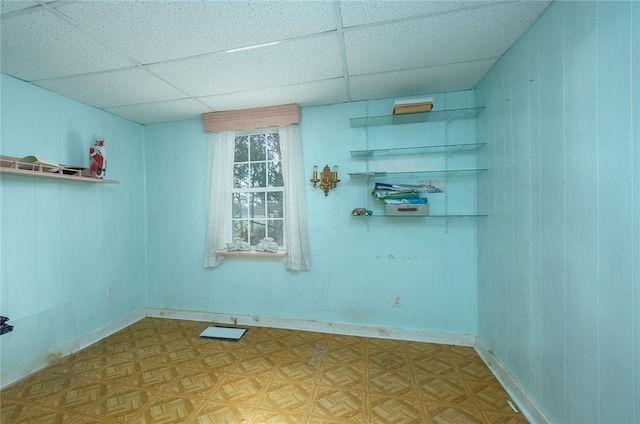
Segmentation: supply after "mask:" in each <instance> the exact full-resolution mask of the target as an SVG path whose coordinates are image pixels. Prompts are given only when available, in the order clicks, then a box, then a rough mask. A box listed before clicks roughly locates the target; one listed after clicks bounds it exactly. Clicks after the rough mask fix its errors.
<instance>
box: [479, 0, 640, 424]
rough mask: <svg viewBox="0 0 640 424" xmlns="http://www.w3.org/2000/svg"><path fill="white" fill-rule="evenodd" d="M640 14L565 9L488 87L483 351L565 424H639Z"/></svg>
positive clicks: (548, 17) (632, 7) (598, 6)
mask: <svg viewBox="0 0 640 424" xmlns="http://www.w3.org/2000/svg"><path fill="white" fill-rule="evenodd" d="M639 99H640V3H638V2H633V1H621V2H606V1H604V2H595V1H593V2H557V3H555V4H553V5H552V6H551V7H550V8H549V9H548V10H547V11H546V12H545V14H544V15H543V16H542V18H541V19H540V20H539V21H538V22H537V23H536V24H535V25H534V26H533V27H532V28H531V29H530V30H529V31H528V32H527V33H526V34H525V36H524V37H523V38H522V39H521V40H520V41H519V42H518V43H517V44H516V45H515V46H514V47H513V48H512V49H511V50H510V51H509V52H508V54H507V55H506V56H505V57H504V58H503V59H502V60H501V61H500V62H499V63H498V64H497V65H496V66H495V67H494V68H492V70H491V71H490V72H489V74H488V75H487V76H486V77H485V78H484V79H483V80H482V82H481V84H480V85H479V88H478V103H479V104H486V106H487V109H486V111H485V112H484V114H483V115H481V117H480V118H479V120H478V141H479V142H487V143H488V148H487V149H486V150H484V151H483V152H482V153H481V155H480V157H481V160H480V165H481V166H486V167H488V168H489V169H490V171H489V172H488V173H486V174H484V175H483V176H482V177H481V179H480V183H479V190H478V200H479V209H480V210H481V211H484V212H488V213H489V215H490V217H489V218H488V219H486V220H483V221H481V224H480V226H479V230H478V240H479V243H478V251H479V257H478V264H479V266H478V268H479V271H478V274H479V276H478V296H479V303H478V308H479V315H478V321H479V338H480V340H481V341H482V343H484V344H485V345H486V346H487V347H488V349H489V350H490V351H491V352H493V354H494V355H496V357H497V358H498V359H499V360H500V361H501V362H502V364H503V365H504V366H505V367H506V368H507V369H508V370H509V371H510V373H511V374H512V375H513V376H514V378H515V379H516V380H517V381H518V382H519V383H520V384H521V385H522V387H523V388H525V390H527V391H528V392H529V394H530V395H531V397H532V398H533V399H534V400H535V402H537V403H538V404H539V405H540V406H541V407H542V409H543V410H544V411H545V413H546V414H547V415H548V416H549V417H550V418H551V420H552V422H554V423H588V422H601V423H632V422H635V423H637V422H640V300H639V296H640V159H639V158H640V130H639V129H640V126H639V125H640V124H639V122H640V100H639Z"/></svg>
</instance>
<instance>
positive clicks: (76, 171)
mask: <svg viewBox="0 0 640 424" xmlns="http://www.w3.org/2000/svg"><path fill="white" fill-rule="evenodd" d="M1 159H2V160H1V161H0V174H2V175H18V176H23V177H36V178H49V179H57V180H67V181H75V182H83V183H94V184H120V182H119V181H116V180H106V179H103V178H95V177H92V176H88V175H85V174H84V173H83V169H84V168H80V167H75V166H70V165H59V166H58V167H56V169H55V170H54V169H51V167H50V166H47V165H41V164H34V163H22V162H20V160H19V159H18V158H12V157H8V156H2V158H1Z"/></svg>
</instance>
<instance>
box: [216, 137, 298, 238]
mask: <svg viewBox="0 0 640 424" xmlns="http://www.w3.org/2000/svg"><path fill="white" fill-rule="evenodd" d="M260 134H276V135H277V136H278V143H279V142H280V136H279V133H278V127H268V128H260V129H255V130H250V131H236V132H235V138H238V137H245V136H247V137H249V139H250V138H251V136H254V135H260ZM250 151H251V148H249V152H250ZM248 159H249V161H248V162H236V161H235V160H234V162H233V164H234V167H235V164H237V163H252V161H251V158H248ZM280 161H281V162H282V161H283V159H282V154H281V155H280ZM266 162H268V159H267V158H265V163H266ZM281 168H282V165H281ZM234 185H235V181H233V180H232V187H231V197H232V201H231V210H230V211H229V214H230V215H231V227H230V228H229V229H228V231H229V233H228V234H229V238H230V240H231V239H234V238H235V237H236V234H235V233H234V226H235V225H234V224H235V223H236V222H238V221H246V222H248V223H251V222H252V221H256V220H255V219H254V218H253V217H247V218H236V217H235V216H234V210H233V208H234V203H233V196H234V195H235V194H237V193H282V209H283V210H281V211H280V217H279V218H269V217H268V216H266V211H265V216H264V221H265V226H266V222H267V221H268V220H269V219H272V220H274V219H275V220H280V221H281V222H282V225H281V228H282V237H281V241H282V242H281V243H278V247H279V248H280V249H286V248H287V247H286V240H287V234H286V217H285V214H284V208H285V204H284V198H285V196H286V193H285V186H284V184H283V185H282V186H281V187H245V188H242V187H240V188H238V187H235V186H234ZM265 208H266V206H265ZM267 230H268V227H267V228H265V234H266V235H265V237H270V235H269V233H268V231H267ZM249 242H250V245H251V248H255V247H256V245H257V244H258V242H260V240H252V239H251V238H250V237H249Z"/></svg>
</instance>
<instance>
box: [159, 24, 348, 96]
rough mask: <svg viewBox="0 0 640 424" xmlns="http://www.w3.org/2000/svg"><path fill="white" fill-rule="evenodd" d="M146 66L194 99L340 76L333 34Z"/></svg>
mask: <svg viewBox="0 0 640 424" xmlns="http://www.w3.org/2000/svg"><path fill="white" fill-rule="evenodd" d="M149 69H151V70H152V71H153V72H154V73H156V74H158V75H160V76H161V77H162V78H164V79H165V80H166V81H168V82H170V83H172V84H174V85H176V86H178V87H180V88H181V89H183V90H184V91H186V92H187V93H189V94H191V95H194V96H196V95H197V96H198V97H202V96H206V95H216V94H227V93H234V92H238V91H239V92H242V91H246V90H249V89H263V88H268V87H273V86H277V85H292V84H298V83H302V82H310V81H318V80H324V79H330V78H336V77H340V76H342V64H341V60H340V55H339V50H338V46H337V36H336V35H335V34H328V35H322V36H318V37H313V38H305V39H300V40H296V41H289V42H283V43H282V44H278V45H273V46H268V47H263V48H258V49H251V50H244V51H239V52H234V53H220V54H214V55H208V56H202V57H198V58H193V59H184V60H180V61H175V62H167V63H162V64H158V65H151V66H149Z"/></svg>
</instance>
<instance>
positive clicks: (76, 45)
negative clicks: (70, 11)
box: [0, 8, 131, 81]
mask: <svg viewBox="0 0 640 424" xmlns="http://www.w3.org/2000/svg"><path fill="white" fill-rule="evenodd" d="M38 9H39V10H38V11H37V12H31V13H25V14H19V15H15V16H11V17H9V18H3V19H2V52H1V54H2V58H1V62H0V64H1V66H2V68H1V69H2V72H3V73H5V74H8V75H12V76H16V77H17V78H20V79H22V80H26V81H33V80H39V79H45V78H55V77H59V76H64V75H74V74H81V73H86V72H96V71H102V70H109V69H117V68H121V67H125V66H131V62H130V61H127V60H126V59H124V58H121V57H119V56H118V55H116V54H115V53H114V52H113V51H111V50H109V49H108V48H106V47H104V46H103V45H101V44H99V43H97V42H96V41H94V40H92V39H90V38H89V37H87V36H86V35H85V34H84V33H83V32H81V31H79V30H78V29H76V28H74V27H73V26H71V25H70V24H69V23H67V22H66V21H64V20H63V19H62V18H60V17H58V16H57V15H55V14H54V13H52V12H49V11H47V10H45V9H44V8H38ZM26 46H28V48H25V47H26Z"/></svg>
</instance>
